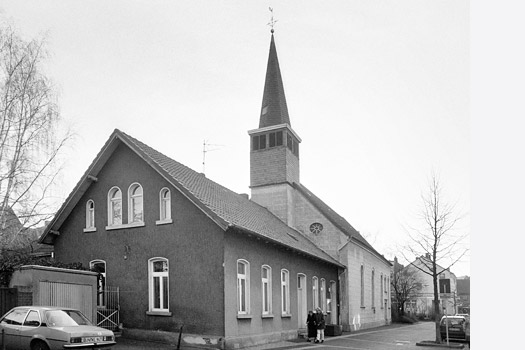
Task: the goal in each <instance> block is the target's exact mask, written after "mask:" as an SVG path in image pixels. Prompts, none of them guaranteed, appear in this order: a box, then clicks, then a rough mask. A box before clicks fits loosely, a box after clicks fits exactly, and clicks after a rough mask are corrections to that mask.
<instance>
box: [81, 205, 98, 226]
mask: <svg viewBox="0 0 525 350" xmlns="http://www.w3.org/2000/svg"><path fill="white" fill-rule="evenodd" d="M96 230H97V228H96V227H95V201H94V200H92V199H90V200H88V201H87V202H86V227H85V228H84V232H93V231H96Z"/></svg>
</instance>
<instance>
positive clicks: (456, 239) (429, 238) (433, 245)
mask: <svg viewBox="0 0 525 350" xmlns="http://www.w3.org/2000/svg"><path fill="white" fill-rule="evenodd" d="M422 200H423V210H422V211H421V219H422V221H423V223H424V224H423V225H422V228H421V229H417V228H412V227H411V228H410V229H409V230H408V231H409V237H410V240H411V242H412V243H411V244H410V245H409V246H408V251H410V253H412V254H413V255H414V256H415V257H419V256H425V257H426V259H420V261H421V262H422V264H421V266H418V265H415V264H413V265H411V266H414V267H416V268H417V269H419V270H420V271H421V272H423V273H426V274H427V275H430V276H432V281H433V294H434V300H433V306H434V317H435V323H436V342H441V336H440V332H439V322H440V315H441V307H440V303H439V282H438V276H439V275H440V274H441V273H442V272H443V271H445V270H447V269H450V267H452V266H453V265H454V264H455V263H457V262H458V261H460V260H461V258H462V257H463V256H464V255H465V254H466V253H467V252H468V248H466V247H465V246H464V245H463V242H464V240H465V238H466V237H467V236H468V232H467V233H461V232H458V229H457V224H458V222H459V220H461V219H462V216H461V215H460V214H459V213H457V212H456V208H455V205H453V204H450V203H448V202H446V201H445V200H444V199H443V193H442V187H441V184H440V181H439V178H438V176H437V175H436V174H432V176H431V178H430V181H429V186H428V189H427V191H426V192H425V193H423V195H422ZM406 258H407V257H406V256H405V259H406ZM407 260H408V259H407Z"/></svg>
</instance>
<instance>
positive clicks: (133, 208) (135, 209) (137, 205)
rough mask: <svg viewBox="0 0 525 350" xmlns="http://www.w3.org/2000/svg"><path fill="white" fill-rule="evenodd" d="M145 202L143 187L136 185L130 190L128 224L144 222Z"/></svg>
mask: <svg viewBox="0 0 525 350" xmlns="http://www.w3.org/2000/svg"><path fill="white" fill-rule="evenodd" d="M143 203H144V201H143V198H142V186H141V185H139V184H137V183H134V184H132V185H131V186H129V190H128V220H129V222H128V223H130V224H131V223H141V222H144V204H143Z"/></svg>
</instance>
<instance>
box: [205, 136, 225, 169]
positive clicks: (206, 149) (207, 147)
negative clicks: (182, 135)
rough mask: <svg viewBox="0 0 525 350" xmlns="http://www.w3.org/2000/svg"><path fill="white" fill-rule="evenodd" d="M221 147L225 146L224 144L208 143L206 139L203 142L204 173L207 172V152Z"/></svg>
mask: <svg viewBox="0 0 525 350" xmlns="http://www.w3.org/2000/svg"><path fill="white" fill-rule="evenodd" d="M209 146H214V147H217V148H211V149H210V148H209ZM221 147H224V145H216V144H211V143H208V141H207V140H204V141H203V142H202V173H203V174H206V153H208V152H211V151H217V150H218V149H220V148H221Z"/></svg>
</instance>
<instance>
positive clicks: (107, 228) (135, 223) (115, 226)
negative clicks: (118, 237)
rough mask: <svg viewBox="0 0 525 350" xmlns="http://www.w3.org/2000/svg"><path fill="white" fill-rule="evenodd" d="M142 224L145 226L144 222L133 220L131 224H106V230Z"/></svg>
mask: <svg viewBox="0 0 525 350" xmlns="http://www.w3.org/2000/svg"><path fill="white" fill-rule="evenodd" d="M143 226H146V224H145V223H144V222H133V223H131V224H124V225H112V226H106V231H111V230H120V229H124V228H132V227H143Z"/></svg>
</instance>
